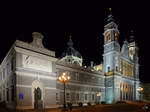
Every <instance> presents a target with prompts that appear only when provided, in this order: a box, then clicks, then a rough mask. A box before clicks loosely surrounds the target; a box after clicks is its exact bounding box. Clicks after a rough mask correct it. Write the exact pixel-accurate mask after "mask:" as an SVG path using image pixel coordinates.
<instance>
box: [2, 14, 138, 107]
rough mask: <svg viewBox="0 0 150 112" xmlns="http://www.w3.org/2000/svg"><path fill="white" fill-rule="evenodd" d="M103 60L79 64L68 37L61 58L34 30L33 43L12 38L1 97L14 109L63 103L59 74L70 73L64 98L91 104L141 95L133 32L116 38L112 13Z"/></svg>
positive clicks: (115, 25) (81, 61)
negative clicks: (85, 64) (121, 42)
mask: <svg viewBox="0 0 150 112" xmlns="http://www.w3.org/2000/svg"><path fill="white" fill-rule="evenodd" d="M103 36H104V52H103V63H101V64H99V65H94V64H93V63H91V66H90V67H86V66H83V64H82V63H83V57H82V55H81V54H80V53H79V52H78V51H77V50H76V49H75V48H74V46H73V45H74V43H73V41H72V39H71V38H70V39H69V41H68V43H67V45H68V47H67V48H66V49H64V52H63V53H62V56H61V58H60V59H58V58H56V56H55V52H54V51H52V50H49V49H47V48H45V47H44V45H43V44H42V40H43V38H44V37H43V35H42V34H41V33H39V32H33V34H32V37H33V41H32V42H31V43H27V42H23V41H20V40H16V41H15V42H14V44H13V45H12V47H11V48H10V50H9V51H8V53H7V55H6V56H5V58H4V59H3V61H2V63H1V65H0V101H5V102H6V104H7V107H10V108H16V109H34V108H37V106H40V107H41V108H58V107H62V106H63V102H64V85H63V83H61V82H60V81H59V79H58V77H59V75H60V74H61V73H63V72H67V73H69V76H70V80H69V81H68V82H67V83H66V95H65V96H66V103H67V102H71V103H72V104H73V106H77V105H78V103H79V102H82V103H83V105H87V103H88V102H90V103H91V104H92V105H94V104H95V102H106V103H108V104H111V103H115V102H117V101H126V100H129V101H135V100H139V93H138V92H137V88H138V87H139V84H140V81H139V59H138V47H137V44H136V42H135V41H134V36H133V35H131V36H130V41H129V42H128V41H127V40H125V41H124V43H123V45H122V47H121V46H120V44H119V41H118V40H119V29H118V26H117V24H116V23H115V22H114V19H113V16H112V14H110V15H109V16H108V19H107V24H106V25H105V26H104V33H103Z"/></svg>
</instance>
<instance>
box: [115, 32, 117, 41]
mask: <svg viewBox="0 0 150 112" xmlns="http://www.w3.org/2000/svg"><path fill="white" fill-rule="evenodd" d="M117 39H118V35H117V32H116V33H115V40H117Z"/></svg>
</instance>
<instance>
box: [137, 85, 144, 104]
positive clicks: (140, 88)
mask: <svg viewBox="0 0 150 112" xmlns="http://www.w3.org/2000/svg"><path fill="white" fill-rule="evenodd" d="M137 91H138V92H139V94H140V100H139V101H140V102H141V101H142V95H141V94H142V92H143V88H142V87H139V88H138V89H137Z"/></svg>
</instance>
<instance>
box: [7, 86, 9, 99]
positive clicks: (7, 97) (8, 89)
mask: <svg viewBox="0 0 150 112" xmlns="http://www.w3.org/2000/svg"><path fill="white" fill-rule="evenodd" d="M7 101H9V89H8V88H7Z"/></svg>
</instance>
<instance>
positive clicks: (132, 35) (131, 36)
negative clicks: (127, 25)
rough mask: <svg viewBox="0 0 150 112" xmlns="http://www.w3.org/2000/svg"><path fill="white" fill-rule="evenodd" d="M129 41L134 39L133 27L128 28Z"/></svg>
mask: <svg viewBox="0 0 150 112" xmlns="http://www.w3.org/2000/svg"><path fill="white" fill-rule="evenodd" d="M129 41H130V42H133V41H134V30H133V29H131V30H130V40H129Z"/></svg>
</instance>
